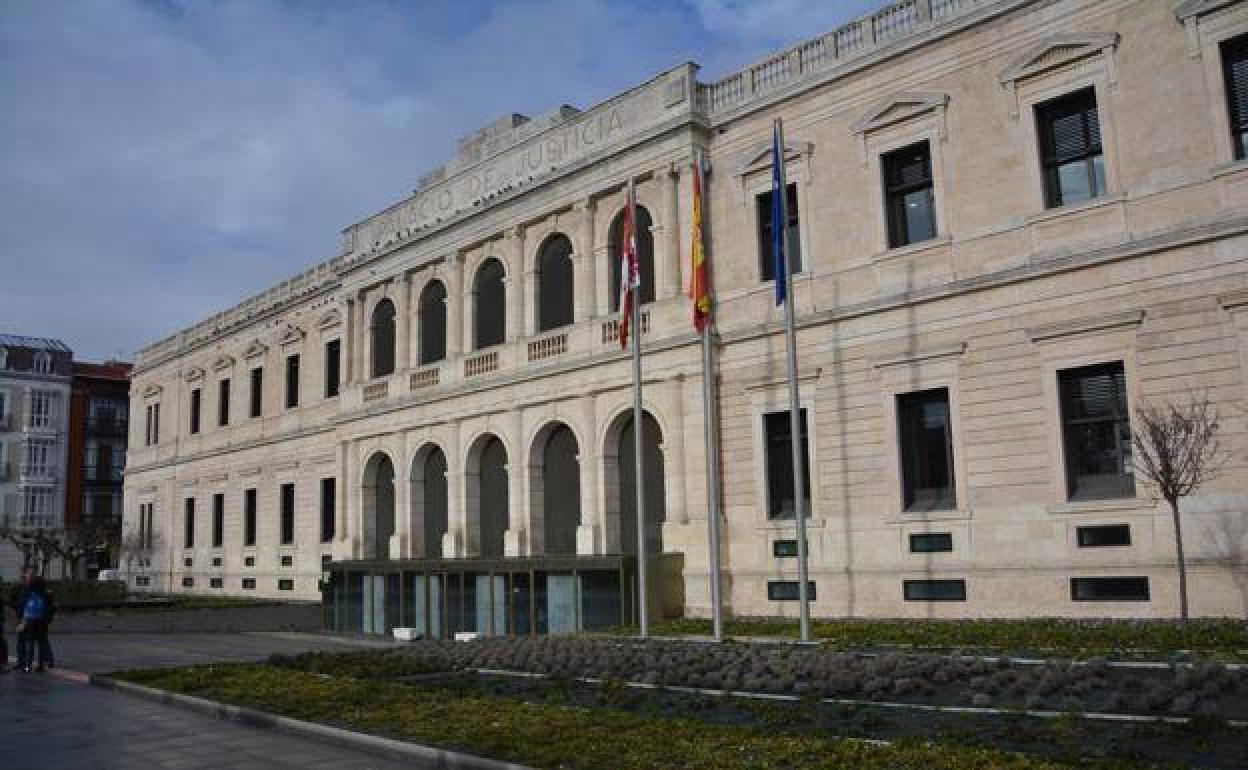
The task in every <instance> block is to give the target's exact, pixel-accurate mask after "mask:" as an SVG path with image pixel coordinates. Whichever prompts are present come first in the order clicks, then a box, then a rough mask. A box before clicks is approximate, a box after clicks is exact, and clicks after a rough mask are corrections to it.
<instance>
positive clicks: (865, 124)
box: [852, 91, 949, 139]
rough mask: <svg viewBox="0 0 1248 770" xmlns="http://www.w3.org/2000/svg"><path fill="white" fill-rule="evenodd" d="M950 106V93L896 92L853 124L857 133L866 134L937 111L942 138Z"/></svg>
mask: <svg viewBox="0 0 1248 770" xmlns="http://www.w3.org/2000/svg"><path fill="white" fill-rule="evenodd" d="M947 106H949V94H942V93H937V92H934V91H923V92H919V91H906V92H903V93H899V94H895V95H893V96H890V97H889V98H887V99H885V100H884V101H882V102H880V103H879V104H877V105H875V107H873V108H872V109H871V111H870V112H868V113H867V114H866V115H863V116H862V117H861V118H859V119H858V120H857V122H855V123H854V125H853V127H852V128H853V132H854V133H855V134H865V133H870V132H871V131H877V130H879V129H881V128H886V127H888V126H892V125H896V124H897V123H901V122H903V121H906V120H910V119H911V118H916V117H918V116H919V115H923V114H926V113H929V112H935V113H937V115H938V117H939V118H940V122H941V138H942V139H944V138H945V137H944V111H945V108H946V107H947Z"/></svg>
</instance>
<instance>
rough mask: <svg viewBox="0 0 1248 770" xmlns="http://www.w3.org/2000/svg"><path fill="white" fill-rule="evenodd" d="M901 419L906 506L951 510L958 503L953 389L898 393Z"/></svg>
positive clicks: (902, 474) (908, 509)
mask: <svg viewBox="0 0 1248 770" xmlns="http://www.w3.org/2000/svg"><path fill="white" fill-rule="evenodd" d="M897 422H898V434H899V440H900V443H901V486H902V497H903V502H904V505H905V510H907V511H948V510H952V509H953V508H955V507H957V500H956V495H955V491H954V481H953V431H952V430H951V428H950V423H949V390H948V389H947V388H936V389H934V390H923V391H919V392H917V393H906V394H904V395H900V396H898V397H897Z"/></svg>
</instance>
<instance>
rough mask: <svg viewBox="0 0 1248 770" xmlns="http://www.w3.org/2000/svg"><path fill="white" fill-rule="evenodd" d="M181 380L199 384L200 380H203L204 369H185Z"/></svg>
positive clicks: (193, 367) (198, 367) (196, 367)
mask: <svg viewBox="0 0 1248 770" xmlns="http://www.w3.org/2000/svg"><path fill="white" fill-rule="evenodd" d="M182 379H184V380H186V381H187V382H199V381H200V380H202V379H204V367H202V366H192V367H191V368H189V369H187V370H186V372H185V373H184V374H183V375H182Z"/></svg>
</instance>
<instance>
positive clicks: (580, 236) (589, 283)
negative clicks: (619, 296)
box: [573, 198, 598, 323]
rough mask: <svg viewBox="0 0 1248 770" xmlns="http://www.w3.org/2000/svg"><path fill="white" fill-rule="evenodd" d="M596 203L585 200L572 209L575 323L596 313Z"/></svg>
mask: <svg viewBox="0 0 1248 770" xmlns="http://www.w3.org/2000/svg"><path fill="white" fill-rule="evenodd" d="M597 208H598V206H597V202H596V201H595V200H594V199H593V198H586V199H585V200H583V201H581V202H579V203H577V204H576V206H575V207H574V210H575V212H576V217H577V223H576V288H575V291H574V292H573V297H574V298H575V299H574V301H575V303H576V307H575V309H574V311H573V318H574V319H575V320H576V322H577V323H580V322H581V321H586V320H588V319H590V318H593V317H594V316H596V315H597V313H598V308H597V303H596V302H595V300H596V299H597V282H596V280H595V274H596V273H597V270H596V267H597V265H596V261H597V260H596V257H595V254H594V215H595V213H596V212H597Z"/></svg>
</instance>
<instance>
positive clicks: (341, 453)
mask: <svg viewBox="0 0 1248 770" xmlns="http://www.w3.org/2000/svg"><path fill="white" fill-rule="evenodd" d="M350 447H351V445H350V444H349V443H348V442H346V441H343V442H342V443H340V444H339V445H338V468H339V469H340V473H339V474H338V483H337V485H336V487H335V489H334V498H335V499H334V505H335V506H337V510H336V511H335V514H336V516H337V519H338V520H337V522H336V523H335V524H334V528H335V529H336V530H337V532H336V534H337V537H336V538H335V540H337V541H338V545H337V547H335V548H334V558H335V559H344V558H347V557H348V556H350V555H351V545H350V543H351V528H350V525H349V524H348V522H349V521H350V520H351V519H350V517H349V516H348V514H347V507H348V505H349V504H350V500H351V495H350V491H349V490H350V487H351V479H352V473H353V471H354V468H353V466H352V463H351V449H350Z"/></svg>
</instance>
